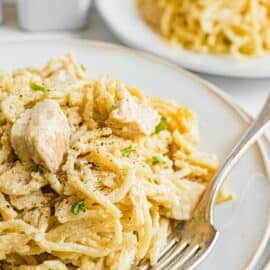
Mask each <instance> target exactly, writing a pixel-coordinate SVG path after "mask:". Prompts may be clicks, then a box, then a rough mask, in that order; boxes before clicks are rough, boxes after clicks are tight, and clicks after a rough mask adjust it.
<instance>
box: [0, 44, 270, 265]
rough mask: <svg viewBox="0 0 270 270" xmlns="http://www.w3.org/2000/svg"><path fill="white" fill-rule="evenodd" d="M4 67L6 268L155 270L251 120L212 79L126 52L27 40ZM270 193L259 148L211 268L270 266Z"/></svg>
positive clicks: (1, 146) (237, 172) (241, 175)
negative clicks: (144, 269)
mask: <svg viewBox="0 0 270 270" xmlns="http://www.w3.org/2000/svg"><path fill="white" fill-rule="evenodd" d="M70 52H72V53H70ZM15 54H16V58H15V57H12V55H15ZM0 59H1V63H0V69H1V70H2V71H3V72H1V75H0V88H1V92H0V108H1V113H0V120H1V121H0V135H1V136H0V269H3V270H11V269H12V270H31V269H33V270H36V269H42V270H49V269H57V270H58V269H59V270H62V269H63V270H73V269H79V270H91V269H93V270H94V269H95V270H107V269H108V270H120V269H121V270H129V269H134V268H132V267H135V266H136V265H137V264H138V263H139V262H140V261H142V260H145V261H148V262H149V263H150V264H151V265H153V264H155V262H156V261H157V258H158V254H159V253H160V252H161V250H162V249H163V248H164V247H165V246H166V242H167V237H168V236H169V235H170V232H171V231H172V230H173V227H174V226H175V224H177V223H179V222H181V221H183V220H187V219H189V218H190V217H191V216H192V212H193V209H194V208H195V207H196V204H197V202H198V200H199V198H200V196H201V194H202V193H203V191H204V189H205V187H206V185H207V184H208V183H209V181H211V178H212V176H213V174H214V173H215V171H216V170H217V168H218V166H219V164H220V163H221V162H222V161H223V160H224V159H225V157H226V155H227V154H228V152H229V151H230V149H231V147H232V146H233V145H234V143H235V141H236V140H237V139H238V138H239V136H240V135H241V133H242V132H243V130H244V129H245V128H246V127H247V123H248V121H249V117H248V116H247V115H246V114H245V113H244V112H242V111H241V110H240V109H238V108H237V107H236V106H235V105H234V104H233V103H232V102H231V101H230V100H229V99H228V98H227V97H226V96H224V95H223V94H221V92H219V90H217V89H215V88H214V87H213V86H211V85H209V84H208V83H206V82H204V81H202V80H200V79H199V78H197V77H195V76H193V75H191V74H189V73H187V72H185V71H183V70H181V69H179V68H178V67H176V66H173V65H171V64H168V63H166V62H163V61H161V60H159V59H156V58H154V57H151V56H147V55H146V54H141V53H137V52H136V51H132V50H129V49H125V48H122V47H117V46H114V45H109V44H105V43H97V42H89V41H80V40H67V39H62V40H61V39H59V40H56V39H55V40H54V39H52V40H45V39H31V40H21V41H16V42H6V43H1V44H0ZM176 90H177V91H176ZM202 100H203V101H204V102H201V101H202ZM268 180H269V179H268V172H267V166H266V160H265V156H264V151H262V150H261V148H260V147H259V146H258V145H254V146H253V147H252V148H251V149H250V150H249V151H248V153H247V154H246V156H245V157H244V158H243V159H242V160H241V162H240V163H239V164H238V165H237V166H236V168H235V169H234V171H233V173H232V174H231V175H230V176H229V177H228V180H227V182H226V185H225V186H224V190H223V191H222V192H221V193H220V196H219V200H218V202H217V206H216V209H215V213H214V223H215V226H216V227H217V228H218V230H219V231H220V232H221V233H220V238H219V239H218V242H217V244H216V246H215V249H214V250H213V252H212V253H211V254H210V255H209V257H208V258H207V259H206V260H205V261H204V262H203V263H202V264H201V265H200V266H199V267H198V269H200V270H204V269H205V270H216V269H217V267H218V269H220V270H227V269H230V270H240V269H247V267H251V268H252V269H255V268H253V267H255V266H257V267H261V266H262V264H263V263H264V259H265V257H262V254H263V251H264V248H265V245H266V241H267V240H268V238H269V219H268V211H269V206H270V185H269V181H268ZM232 246H233V247H234V248H233V249H232V248H231V247H232ZM235 250H237V256H236V253H235ZM224 254H226V256H224ZM251 268H250V269H251ZM135 269H136V268H135ZM258 269H261V268H258Z"/></svg>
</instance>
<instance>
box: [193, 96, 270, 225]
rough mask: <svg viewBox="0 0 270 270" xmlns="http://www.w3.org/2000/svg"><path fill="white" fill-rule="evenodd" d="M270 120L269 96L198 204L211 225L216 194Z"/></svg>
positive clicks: (199, 212)
mask: <svg viewBox="0 0 270 270" xmlns="http://www.w3.org/2000/svg"><path fill="white" fill-rule="evenodd" d="M269 120H270V95H269V97H268V99H267V101H266V103H265V105H264V107H263V109H262V111H261V113H260V114H259V116H258V117H257V118H256V120H255V121H254V122H253V123H252V124H251V126H250V127H249V128H248V129H247V131H246V132H245V133H244V134H243V136H242V137H241V139H240V140H239V142H238V143H237V144H236V145H235V147H234V148H233V149H232V151H231V153H230V154H229V156H228V158H227V159H226V161H225V162H224V164H223V165H222V166H221V168H220V169H219V171H218V172H217V174H216V175H215V176H214V178H213V180H212V181H211V183H210V184H209V185H208V187H207V189H206V191H205V193H204V195H203V197H202V199H201V202H200V204H199V205H198V211H196V212H197V213H198V214H202V213H204V215H205V217H204V218H206V219H207V220H208V221H210V222H211V224H213V208H214V205H215V202H216V199H217V195H218V192H219V190H220V188H221V186H222V184H223V182H224V180H225V179H226V177H227V175H228V174H229V172H230V171H231V170H232V168H233V167H234V166H235V164H236V163H237V162H238V161H239V160H240V158H241V157H242V156H243V154H244V153H245V152H246V151H247V149H248V148H249V147H250V146H251V145H252V144H253V143H254V142H255V141H256V140H257V139H258V137H259V136H260V135H261V133H262V132H263V130H264V128H265V126H266V125H267V123H268V122H269Z"/></svg>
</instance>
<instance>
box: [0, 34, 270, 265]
mask: <svg viewBox="0 0 270 270" xmlns="http://www.w3.org/2000/svg"><path fill="white" fill-rule="evenodd" d="M43 40H46V41H50V42H57V41H71V42H74V43H77V44H78V45H80V44H86V45H88V46H89V47H92V48H98V49H105V50H109V51H120V52H123V53H126V54H131V55H133V56H136V57H139V58H143V59H144V60H145V59H146V60H147V61H151V62H153V63H154V64H159V65H164V66H166V67H168V68H169V69H172V70H174V71H176V72H178V73H180V74H182V75H184V76H186V77H188V78H190V79H191V80H193V81H194V82H196V83H197V84H200V85H202V86H203V88H204V90H205V91H207V92H209V93H210V94H212V95H215V96H216V97H218V98H219V99H220V100H222V102H223V103H225V105H227V106H228V107H230V108H231V109H232V110H233V111H234V113H236V114H237V115H238V116H240V118H241V119H242V120H243V121H244V122H246V123H250V122H251V121H252V120H253V117H251V116H250V115H249V114H248V113H247V112H246V110H245V109H244V108H242V107H241V106H239V105H238V104H237V103H236V102H235V101H234V100H233V98H232V97H231V96H230V95H229V94H227V93H226V92H224V91H223V90H222V89H221V88H220V87H217V86H216V85H214V84H213V83H211V82H208V81H207V80H205V79H202V78H200V77H199V76H198V75H196V74H193V73H192V72H190V71H188V70H185V69H184V68H182V67H180V66H178V65H177V64H175V63H172V62H170V61H169V60H166V59H164V58H161V57H159V56H156V55H153V54H151V53H149V52H145V51H140V50H137V49H133V48H128V47H124V46H122V45H117V44H114V43H110V42H104V41H98V40H87V39H79V38H72V37H62V36H61V37H55V36H51V37H50V36H37V37H19V38H13V39H10V40H9V39H7V40H3V41H0V48H1V46H2V45H8V44H10V43H12V44H16V46H19V45H20V44H19V43H20V42H40V41H43ZM262 137H263V138H264V139H265V140H266V141H267V142H268V143H269V145H270V139H269V138H268V136H267V135H266V134H263V135H262ZM255 145H256V146H257V148H258V151H259V153H260V156H261V158H262V162H263V167H264V170H265V173H266V178H267V180H268V183H269V185H270V166H269V164H270V162H269V160H268V157H267V153H266V150H265V147H266V146H262V142H261V140H260V139H259V140H258V141H257V142H256V143H255ZM269 213H270V210H269ZM269 240H270V215H268V220H267V226H266V228H265V231H264V233H263V236H262V239H261V241H260V243H259V244H258V248H257V249H256V252H255V253H254V254H253V255H252V257H251V258H250V259H249V260H248V264H247V266H246V267H247V268H246V269H247V270H248V269H253V267H254V266H256V265H257V263H258V261H259V259H260V258H261V257H262V255H263V252H264V250H265V248H266V244H267V242H268V241H269Z"/></svg>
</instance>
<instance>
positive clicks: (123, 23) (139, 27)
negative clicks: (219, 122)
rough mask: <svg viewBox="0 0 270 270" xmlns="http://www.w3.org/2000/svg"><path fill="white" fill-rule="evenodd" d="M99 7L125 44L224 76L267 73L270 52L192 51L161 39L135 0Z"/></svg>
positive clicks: (101, 1) (107, 1)
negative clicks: (254, 55)
mask: <svg viewBox="0 0 270 270" xmlns="http://www.w3.org/2000/svg"><path fill="white" fill-rule="evenodd" d="M96 5H97V8H98V10H99V11H100V13H101V15H102V17H103V18H104V19H105V21H106V22H107V24H108V25H109V26H110V27H111V29H112V30H113V32H114V33H115V34H116V35H117V36H118V37H119V39H120V40H121V41H123V42H124V43H125V44H127V45H129V46H132V47H136V48H139V49H143V50H146V51H149V52H152V53H155V54H157V55H160V56H163V57H165V58H167V59H169V60H171V61H173V62H175V63H177V64H179V65H181V66H183V67H185V68H188V69H191V70H195V71H199V72H204V73H209V74H217V75H223V76H232V77H245V78H263V77H270V68H269V67H270V55H269V56H264V57H258V58H253V59H236V58H234V57H232V56H215V55H209V54H198V53H193V52H190V51H187V50H184V49H181V48H180V47H178V46H174V47H172V46H171V45H168V44H167V43H166V42H164V41H162V39H161V38H160V36H159V35H157V34H156V33H154V32H153V31H152V30H151V29H150V28H149V27H148V26H147V25H146V24H145V23H144V21H143V20H142V19H141V17H140V16H139V14H138V12H137V8H136V0H113V1H112V0H98V1H96Z"/></svg>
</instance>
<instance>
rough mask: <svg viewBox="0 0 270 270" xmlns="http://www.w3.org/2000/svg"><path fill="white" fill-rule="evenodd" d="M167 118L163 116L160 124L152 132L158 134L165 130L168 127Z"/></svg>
mask: <svg viewBox="0 0 270 270" xmlns="http://www.w3.org/2000/svg"><path fill="white" fill-rule="evenodd" d="M167 123H168V121H167V118H166V117H164V116H162V117H161V118H160V122H159V123H158V125H157V126H156V127H155V131H154V132H153V133H152V135H154V134H158V133H159V132H160V131H162V130H164V129H166V128H167Z"/></svg>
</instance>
